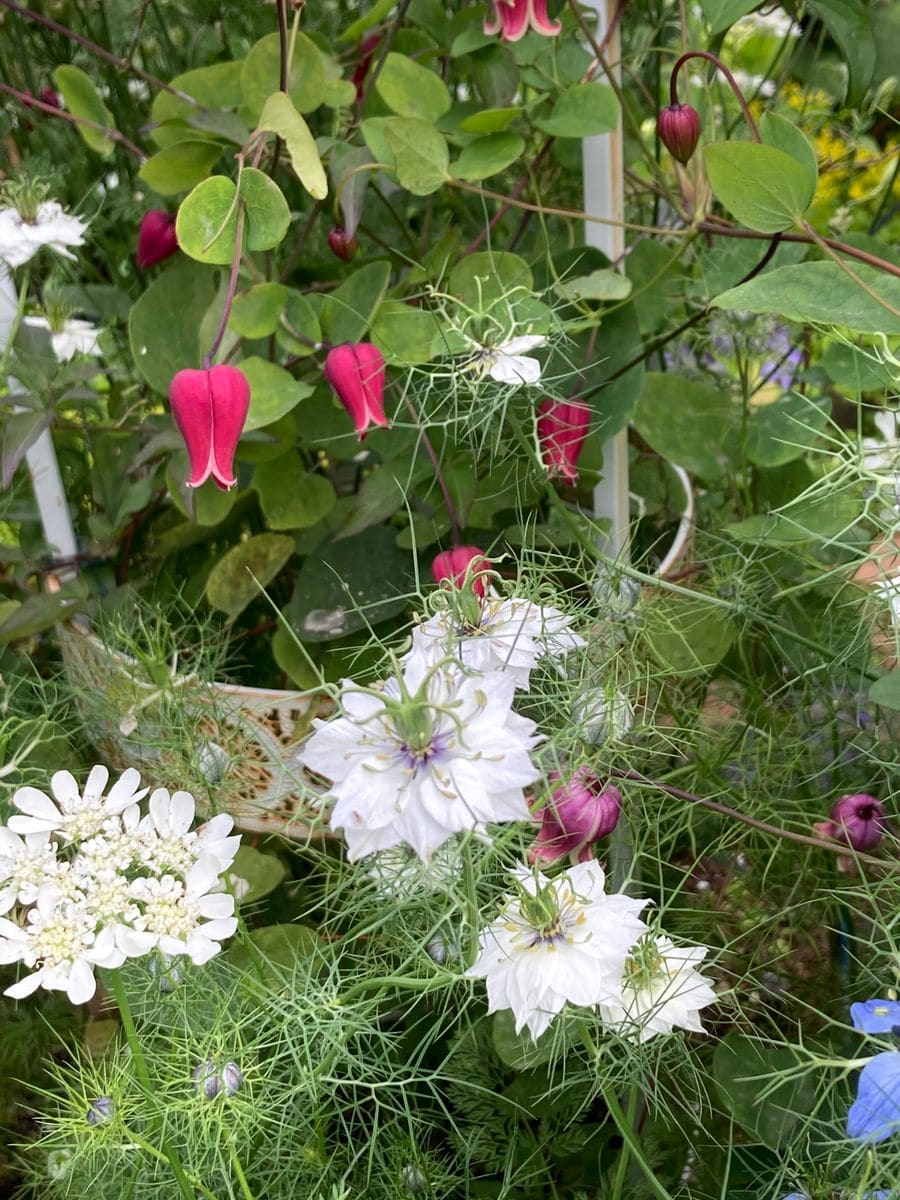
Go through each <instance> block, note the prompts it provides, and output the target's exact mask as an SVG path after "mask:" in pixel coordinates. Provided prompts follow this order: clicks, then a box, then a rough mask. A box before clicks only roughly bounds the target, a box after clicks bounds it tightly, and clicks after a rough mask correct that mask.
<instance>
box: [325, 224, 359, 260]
mask: <svg viewBox="0 0 900 1200" xmlns="http://www.w3.org/2000/svg"><path fill="white" fill-rule="evenodd" d="M328 245H329V247H330V249H331V253H332V254H333V255H335V257H336V258H342V259H343V260H344V262H350V260H351V259H352V258H354V257H355V256H356V252H357V250H358V249H359V243H358V242H357V240H356V237H355V236H354V235H353V234H352V233H351V234H348V233H347V230H346V229H340V228H338V226H335V227H334V229H329V231H328Z"/></svg>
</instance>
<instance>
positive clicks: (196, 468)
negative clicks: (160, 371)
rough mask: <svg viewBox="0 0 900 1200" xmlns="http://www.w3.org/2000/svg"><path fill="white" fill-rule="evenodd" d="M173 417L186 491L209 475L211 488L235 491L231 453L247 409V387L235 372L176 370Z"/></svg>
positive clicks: (225, 369) (230, 369) (171, 397)
mask: <svg viewBox="0 0 900 1200" xmlns="http://www.w3.org/2000/svg"><path fill="white" fill-rule="evenodd" d="M169 403H170V404H171V406H172V416H173V417H174V418H175V424H176V425H177V426H178V430H179V432H180V433H181V436H182V437H183V438H184V444H185V446H186V447H187V452H188V458H189V459H190V465H191V477H190V479H188V481H187V485H188V487H192V488H194V487H200V485H201V484H202V483H205V482H206V480H207V479H209V478H210V476H212V479H213V481H214V483H215V485H216V487H219V488H222V490H223V491H227V489H228V488H230V487H234V485H235V484H236V483H237V478H236V477H235V474H234V452H235V450H236V449H237V444H238V442H239V441H240V437H241V433H242V432H243V429H244V422H245V421H246V420H247V413H248V411H249V409H250V384H249V383H248V381H247V377H246V375H244V373H243V372H242V371H239V370H238V369H237V367H229V366H225V365H224V364H220V365H219V366H216V367H210V368H209V369H208V370H205V371H191V370H185V371H179V372H178V374H177V375H176V376H175V378H174V379H173V380H172V382H171V384H170V385H169Z"/></svg>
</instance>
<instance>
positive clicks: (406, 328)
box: [371, 300, 439, 364]
mask: <svg viewBox="0 0 900 1200" xmlns="http://www.w3.org/2000/svg"><path fill="white" fill-rule="evenodd" d="M438 330H439V325H438V322H437V320H436V318H435V316H434V314H433V313H432V312H431V311H430V310H429V309H427V308H413V307H412V305H410V304H403V303H402V301H400V300H386V301H385V302H384V304H382V306H381V307H380V308H379V310H378V316H377V317H376V318H375V320H374V322H373V324H372V335H371V336H372V341H373V342H374V343H375V345H376V346H378V348H379V349H380V350H381V352H382V353H383V354H384V356H385V358H386V359H387V360H388V361H389V362H395V363H404V364H406V363H426V362H430V361H431V359H432V358H433V357H434V355H433V354H432V343H433V341H434V336H435V333H437V332H438Z"/></svg>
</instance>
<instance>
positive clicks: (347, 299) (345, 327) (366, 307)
mask: <svg viewBox="0 0 900 1200" xmlns="http://www.w3.org/2000/svg"><path fill="white" fill-rule="evenodd" d="M390 277H391V268H390V264H389V263H386V262H374V263H367V264H366V266H364V267H360V268H359V269H358V270H356V271H354V272H353V274H352V275H351V276H350V278H349V279H346V280H344V282H343V283H342V284H341V286H340V287H339V288H335V290H334V291H333V292H331V293H330V294H329V295H328V296H327V297H326V300H325V304H324V306H323V308H322V332H323V333H324V335H325V337H326V339H327V340H328V341H329V342H334V343H341V342H358V341H360V340H361V338H362V336H363V334H364V333H365V332H366V330H367V329H368V327H369V324H370V322H371V320H372V317H373V316H374V314H375V311H376V309H377V308H378V305H379V304H380V303H381V298H382V296H383V295H384V293H385V291H386V290H387V285H388V280H389V279H390Z"/></svg>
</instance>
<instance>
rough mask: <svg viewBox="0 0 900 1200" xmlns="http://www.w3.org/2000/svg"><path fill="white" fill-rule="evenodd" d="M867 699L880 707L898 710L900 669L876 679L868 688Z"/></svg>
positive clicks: (899, 706)
mask: <svg viewBox="0 0 900 1200" xmlns="http://www.w3.org/2000/svg"><path fill="white" fill-rule="evenodd" d="M869 699H870V700H871V701H872V702H873V703H874V704H880V705H881V707H882V708H890V709H892V710H893V711H894V712H900V671H891V673H890V674H889V675H882V677H881V678H880V679H876V680H875V682H874V683H873V684H872V686H871V687H870V688H869Z"/></svg>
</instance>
